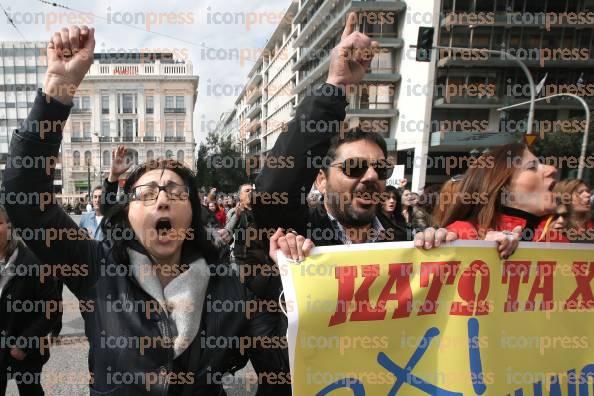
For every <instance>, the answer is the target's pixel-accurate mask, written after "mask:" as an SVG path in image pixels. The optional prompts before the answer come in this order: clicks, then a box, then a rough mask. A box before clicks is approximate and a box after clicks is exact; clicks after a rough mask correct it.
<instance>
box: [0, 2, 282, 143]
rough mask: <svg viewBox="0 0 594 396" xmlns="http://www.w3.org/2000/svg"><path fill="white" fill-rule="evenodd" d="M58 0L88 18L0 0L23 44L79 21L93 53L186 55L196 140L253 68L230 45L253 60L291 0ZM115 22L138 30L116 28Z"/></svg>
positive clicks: (3, 34)
mask: <svg viewBox="0 0 594 396" xmlns="http://www.w3.org/2000/svg"><path fill="white" fill-rule="evenodd" d="M58 3H59V4H63V5H65V6H67V7H70V8H72V9H75V10H80V11H83V12H88V13H92V14H94V15H95V16H91V15H81V14H78V13H76V12H73V11H70V10H67V9H63V8H55V7H52V6H49V5H45V4H42V3H41V2H40V1H37V0H0V5H2V6H3V7H4V8H5V9H6V10H7V11H8V13H9V14H10V15H11V17H12V18H13V20H14V21H15V23H16V24H17V27H18V28H19V30H20V31H21V33H22V34H23V35H24V37H25V38H26V39H27V40H28V41H36V40H42V41H45V40H47V39H49V37H50V36H51V34H52V33H53V32H54V31H56V30H58V29H59V27H61V26H63V25H69V24H72V23H75V24H82V23H87V24H89V25H90V26H94V27H95V28H96V40H97V45H96V47H95V52H107V51H113V50H120V49H123V50H124V51H132V50H134V49H143V48H150V49H168V50H171V51H173V52H174V53H176V54H179V55H181V56H182V57H183V56H188V57H189V58H190V60H191V62H192V63H193V65H194V74H197V75H198V76H199V77H200V83H199V87H198V100H197V102H196V107H195V111H194V116H195V122H194V130H195V136H196V139H197V141H198V142H199V141H200V140H202V139H204V136H205V135H206V130H208V129H213V128H214V125H215V123H216V121H217V120H218V118H219V116H220V114H221V112H223V111H225V110H228V109H230V108H232V106H233V102H234V100H235V98H236V96H237V95H236V94H237V93H238V91H239V90H240V89H241V87H242V86H243V85H244V84H245V82H246V76H247V74H248V72H249V71H250V69H251V68H252V66H253V62H252V61H250V60H245V61H242V60H241V59H238V57H237V56H236V53H237V51H233V50H237V49H240V50H243V54H244V55H245V56H247V57H250V58H255V56H256V55H257V53H258V48H262V47H263V46H264V45H265V43H266V40H267V39H268V37H270V35H271V34H272V32H273V31H274V29H275V28H276V26H277V25H278V23H279V21H280V19H281V18H282V16H283V14H284V12H285V11H286V9H287V8H288V7H289V4H290V3H291V0H257V1H256V0H225V1H222V0H220V1H216V2H215V1H212V0H175V1H173V0H170V1H163V0H160V1H156V0H118V1H111V2H109V1H105V0H93V1H80V0H79V1H72V0H63V1H58ZM166 13H169V15H166ZM99 17H101V18H106V19H109V20H105V19H100V18H99ZM60 18H61V21H60ZM158 19H161V20H160V21H159V20H158ZM0 21H1V22H0V40H3V41H4V40H6V41H16V40H18V41H20V40H22V38H21V36H20V35H19V34H18V32H17V31H16V30H15V29H14V28H13V27H12V26H10V25H9V24H8V22H7V20H6V18H5V17H4V15H0ZM122 21H124V22H127V23H130V24H132V25H134V26H136V27H137V28H138V29H133V28H130V27H126V26H123V25H122ZM248 21H249V23H248ZM89 22H92V23H89ZM147 25H148V26H147ZM149 29H150V31H152V32H154V33H151V32H149V31H148V30H149ZM155 33H159V34H163V35H167V36H171V37H164V36H160V35H158V34H155ZM176 39H179V40H176ZM209 48H210V49H211V50H210V51H208V49H209ZM213 50H217V51H216V52H214V51H213ZM252 54H255V55H252ZM215 92H216V94H215ZM221 93H222V94H221Z"/></svg>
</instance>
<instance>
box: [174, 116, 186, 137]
mask: <svg viewBox="0 0 594 396" xmlns="http://www.w3.org/2000/svg"><path fill="white" fill-rule="evenodd" d="M175 124H176V125H175V135H176V136H177V137H183V136H184V124H185V123H184V121H183V120H180V121H177V122H176V123H175Z"/></svg>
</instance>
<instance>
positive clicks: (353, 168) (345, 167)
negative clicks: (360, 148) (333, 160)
mask: <svg viewBox="0 0 594 396" xmlns="http://www.w3.org/2000/svg"><path fill="white" fill-rule="evenodd" d="M330 166H331V167H334V168H339V169H340V170H341V171H342V173H344V174H345V175H346V176H347V177H352V178H360V177H362V176H363V175H364V174H365V173H366V172H367V170H368V169H369V168H373V170H374V171H375V172H376V173H377V177H378V178H379V179H380V180H387V179H389V178H390V177H391V176H392V174H393V173H394V164H392V162H390V161H389V160H387V159H379V160H375V161H370V160H368V159H365V158H347V159H346V160H344V161H342V162H341V163H338V164H332V165H330Z"/></svg>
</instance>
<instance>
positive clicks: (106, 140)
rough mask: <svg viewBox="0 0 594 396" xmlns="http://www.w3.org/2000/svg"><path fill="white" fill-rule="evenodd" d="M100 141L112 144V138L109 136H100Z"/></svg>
mask: <svg viewBox="0 0 594 396" xmlns="http://www.w3.org/2000/svg"><path fill="white" fill-rule="evenodd" d="M99 141H100V142H101V143H109V142H111V137H109V136H99Z"/></svg>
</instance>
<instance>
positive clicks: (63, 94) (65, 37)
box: [44, 26, 95, 104]
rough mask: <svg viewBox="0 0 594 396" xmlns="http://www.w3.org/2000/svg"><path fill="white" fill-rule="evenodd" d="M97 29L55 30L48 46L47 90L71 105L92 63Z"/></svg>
mask: <svg viewBox="0 0 594 396" xmlns="http://www.w3.org/2000/svg"><path fill="white" fill-rule="evenodd" d="M94 49H95V29H94V28H88V27H86V26H81V27H78V26H71V27H70V28H62V29H61V30H60V31H59V32H56V33H54V35H53V36H52V38H51V39H50V41H49V43H48V45H47V73H46V75H45V85H44V90H45V93H46V94H48V95H49V96H51V97H53V98H54V99H57V100H59V101H60V102H62V103H64V104H70V103H71V102H72V98H73V97H74V94H75V93H76V89H77V88H78V86H79V85H80V83H81V81H82V80H83V78H84V77H85V74H87V72H88V71H89V69H90V68H91V65H92V64H93V51H94Z"/></svg>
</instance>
